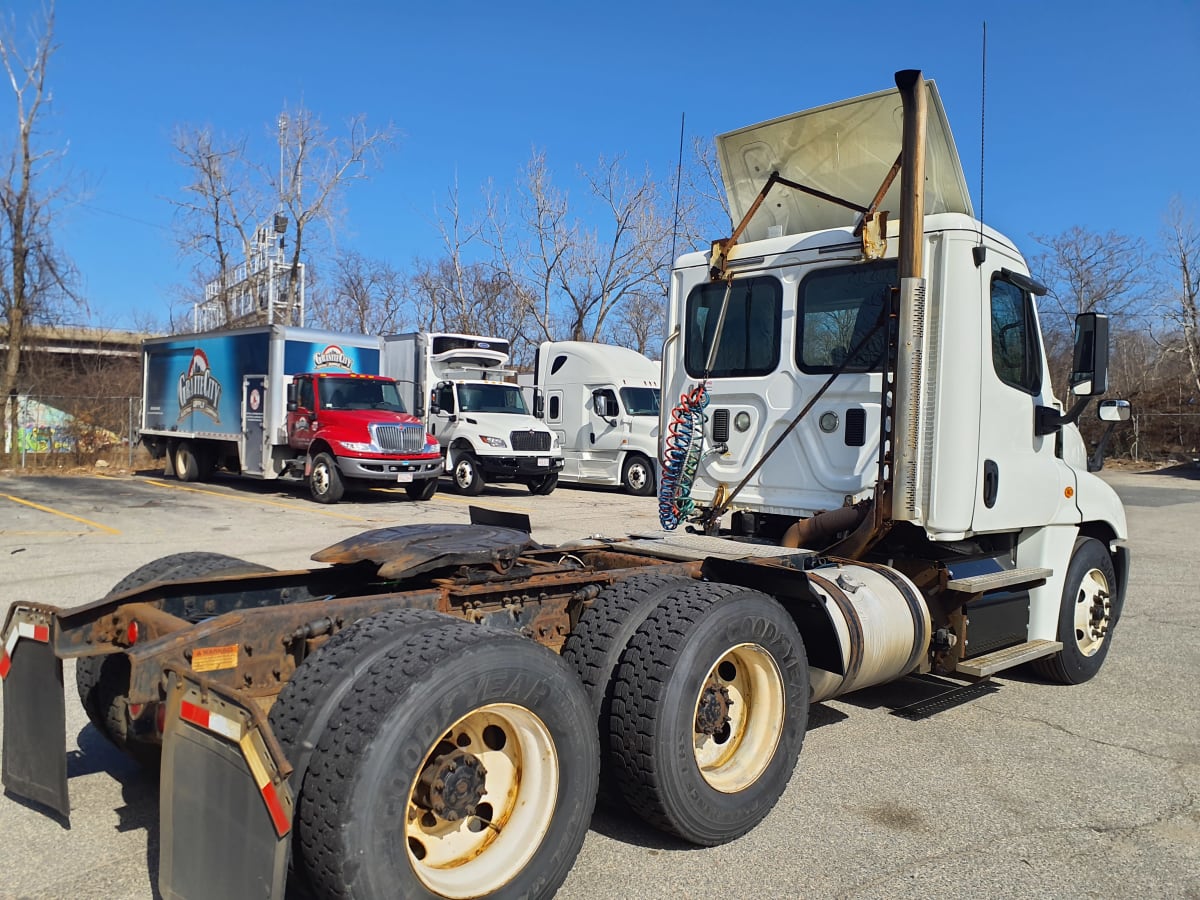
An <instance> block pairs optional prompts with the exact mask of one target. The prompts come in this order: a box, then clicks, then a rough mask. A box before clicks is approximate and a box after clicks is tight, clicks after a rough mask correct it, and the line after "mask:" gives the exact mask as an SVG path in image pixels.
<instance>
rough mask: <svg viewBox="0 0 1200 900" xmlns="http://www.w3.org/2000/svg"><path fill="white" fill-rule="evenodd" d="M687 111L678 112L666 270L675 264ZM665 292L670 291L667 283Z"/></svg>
mask: <svg viewBox="0 0 1200 900" xmlns="http://www.w3.org/2000/svg"><path fill="white" fill-rule="evenodd" d="M686 120H687V113H686V112H681V113H680V114H679V160H678V161H677V162H676V163H675V215H674V218H673V220H672V222H671V258H670V259H669V260H667V271H668V272H670V271H671V269H672V268H674V266H675V236H676V235H677V234H678V233H679V186H680V184H681V183H682V182H683V123H684V122H685V121H686ZM667 292H668V293H670V286H669V283H668V287H667Z"/></svg>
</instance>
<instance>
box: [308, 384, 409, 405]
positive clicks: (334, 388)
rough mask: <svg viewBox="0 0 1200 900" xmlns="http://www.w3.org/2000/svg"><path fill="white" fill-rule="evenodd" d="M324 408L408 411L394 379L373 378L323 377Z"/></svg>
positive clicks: (321, 387) (320, 389) (319, 391)
mask: <svg viewBox="0 0 1200 900" xmlns="http://www.w3.org/2000/svg"><path fill="white" fill-rule="evenodd" d="M318 385H319V386H318V388H317V390H318V394H319V395H320V398H321V408H322V409H381V410H385V411H386V412H396V413H402V412H407V410H406V409H405V408H404V402H403V401H402V400H401V399H400V392H399V390H397V388H396V383H395V382H394V381H383V380H376V379H372V378H322V379H320V381H319V382H318Z"/></svg>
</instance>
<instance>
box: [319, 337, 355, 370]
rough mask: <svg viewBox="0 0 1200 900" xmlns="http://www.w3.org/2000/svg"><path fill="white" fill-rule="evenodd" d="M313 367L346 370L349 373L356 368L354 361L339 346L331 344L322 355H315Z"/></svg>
mask: <svg viewBox="0 0 1200 900" xmlns="http://www.w3.org/2000/svg"><path fill="white" fill-rule="evenodd" d="M313 365H315V366H316V367H317V368H318V369H345V370H346V371H347V372H349V371H350V370H351V369H353V368H354V360H352V359H351V358H350V357H348V356H347V355H346V354H345V353H344V352H343V351H342V348H341V347H339V346H338V345H337V344H330V345H329V346H328V347H326V348H325V349H324V350H322V351H321V352H320V353H316V354H314V355H313Z"/></svg>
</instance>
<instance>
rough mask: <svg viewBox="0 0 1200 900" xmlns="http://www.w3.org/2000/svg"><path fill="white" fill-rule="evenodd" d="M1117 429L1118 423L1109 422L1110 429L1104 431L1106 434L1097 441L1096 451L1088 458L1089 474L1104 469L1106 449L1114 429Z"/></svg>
mask: <svg viewBox="0 0 1200 900" xmlns="http://www.w3.org/2000/svg"><path fill="white" fill-rule="evenodd" d="M1116 427H1117V423H1116V422H1109V423H1108V427H1107V428H1105V429H1104V433H1103V434H1102V435H1100V440H1098V441H1096V449H1095V450H1093V451H1092V455H1091V456H1089V457H1088V471H1089V472H1099V471H1100V470H1101V469H1103V468H1104V448H1105V447H1106V446H1107V445H1108V439H1109V438H1110V437H1111V436H1112V433H1113V429H1114V428H1116Z"/></svg>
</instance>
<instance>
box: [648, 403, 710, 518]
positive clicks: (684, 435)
mask: <svg viewBox="0 0 1200 900" xmlns="http://www.w3.org/2000/svg"><path fill="white" fill-rule="evenodd" d="M706 406H708V387H707V385H706V384H705V382H700V383H699V384H697V385H696V386H695V387H694V388H692V389H691V390H690V391H686V392H685V393H684V394H683V395H682V396H680V398H679V403H678V404H677V405H676V406H675V408H674V409H672V410H671V424H670V425H669V426H668V427H667V438H666V440H665V441H664V442H663V460H662V478H661V479H660V480H659V486H658V521H659V523H660V524H661V525H662V527H663V529H664V530H666V531H674V530H675V529H676V528H678V527H679V523H680V522H681V521H683V520H684V519H686V518H687V517H688V516H689V515H690V514H691V512H692V509H693V508H694V506H695V504H694V503H693V502H692V497H691V493H692V483H693V482H694V481H695V480H696V471H697V469H699V467H700V454H701V452H702V450H703V449H704V423H705V422H707V421H708V416H706V415H705V414H704V408H705V407H706Z"/></svg>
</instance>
